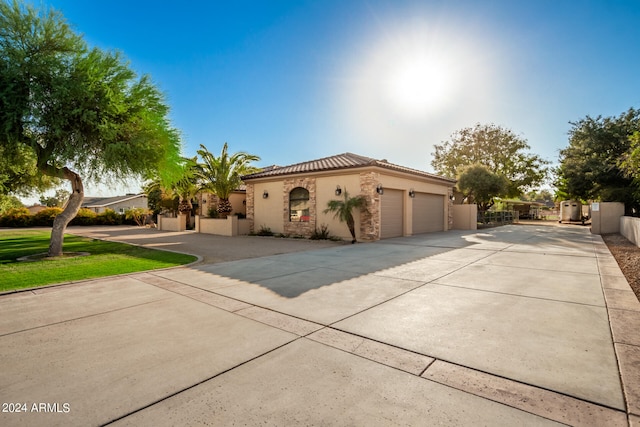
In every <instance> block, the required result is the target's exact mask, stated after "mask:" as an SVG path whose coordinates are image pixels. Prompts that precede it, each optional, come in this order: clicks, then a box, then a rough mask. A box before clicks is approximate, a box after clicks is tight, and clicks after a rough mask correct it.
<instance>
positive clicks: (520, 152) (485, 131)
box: [431, 124, 549, 197]
mask: <svg viewBox="0 0 640 427" xmlns="http://www.w3.org/2000/svg"><path fill="white" fill-rule="evenodd" d="M434 148H435V152H434V154H433V160H432V161H431V165H432V166H433V167H434V169H435V170H436V171H437V172H438V173H439V174H442V175H444V176H446V177H449V178H456V177H457V176H458V174H459V173H460V169H461V168H463V167H467V166H470V165H476V164H480V165H484V166H486V167H487V168H489V169H490V170H491V171H492V172H494V173H496V174H498V175H501V176H503V177H504V178H506V179H507V180H508V181H509V182H508V186H507V187H506V188H505V191H504V194H500V195H498V196H505V197H518V196H520V195H521V194H523V193H524V192H526V191H527V190H529V189H531V188H534V187H537V186H539V185H540V184H542V183H543V182H544V180H545V179H546V177H547V172H548V170H547V165H548V163H549V162H548V161H547V160H544V159H542V158H541V157H540V156H538V155H536V154H532V153H529V149H530V147H529V145H528V144H527V141H526V140H525V139H524V138H522V137H520V136H518V135H516V134H515V133H514V132H513V131H511V130H510V129H506V128H503V127H501V126H497V125H495V124H488V125H486V124H485V125H483V124H476V125H475V126H474V127H468V128H464V129H462V130H459V131H457V132H455V133H454V134H453V135H451V140H450V141H445V142H443V143H442V144H441V145H435V147H434Z"/></svg>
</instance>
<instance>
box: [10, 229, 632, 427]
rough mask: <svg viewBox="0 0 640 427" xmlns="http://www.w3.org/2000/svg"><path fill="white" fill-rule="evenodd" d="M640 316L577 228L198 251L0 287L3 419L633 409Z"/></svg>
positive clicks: (560, 414) (289, 421)
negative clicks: (211, 254) (184, 260)
mask: <svg viewBox="0 0 640 427" xmlns="http://www.w3.org/2000/svg"><path fill="white" fill-rule="evenodd" d="M161 241H162V239H161V238H159V237H154V242H155V243H156V244H157V243H159V242H161ZM200 245H201V246H202V245H204V243H200ZM194 247H195V248H196V249H197V246H194ZM202 250H203V251H205V250H212V249H211V248H208V249H202ZM215 250H218V251H220V250H223V249H221V248H217V249H215ZM638 331H640V303H638V301H637V299H636V298H635V296H634V295H633V292H632V291H631V290H630V289H629V286H628V284H627V283H626V280H625V279H624V276H622V273H621V272H620V270H619V269H618V267H617V264H616V263H615V260H614V259H613V257H612V256H611V255H610V253H609V251H608V250H607V248H606V246H605V245H604V244H603V242H602V240H601V239H600V237H599V236H594V235H591V234H589V231H588V230H586V229H584V228H575V227H569V226H566V227H549V228H547V227H536V226H515V225H514V226H505V227H500V228H495V229H491V230H483V231H481V232H473V233H471V232H456V231H451V232H446V233H434V234H425V235H421V236H413V237H408V238H398V239H391V240H385V241H382V242H377V243H370V244H358V245H332V246H330V247H326V248H322V249H316V250H311V251H295V252H291V253H288V254H280V255H271V256H266V257H260V258H254V259H247V260H236V261H230V262H224V263H218V264H198V265H195V266H192V267H189V268H176V269H170V270H162V271H156V272H150V273H138V274H132V275H129V276H121V277H117V278H105V279H100V280H94V281H87V282H82V283H77V284H72V285H68V286H61V287H53V288H44V289H41V290H37V291H32V292H23V293H17V294H11V295H5V296H2V297H0V357H1V358H2V360H3V362H4V366H5V369H3V372H2V374H1V375H0V400H1V401H2V402H5V403H13V404H16V403H19V404H22V403H25V406H20V408H21V409H22V408H26V409H27V411H26V412H20V413H16V412H15V411H14V412H0V425H102V424H109V423H112V424H115V425H135V426H140V425H203V424H208V425H232V424H239V425H258V424H259V425H474V426H475V425H492V426H493V425H509V426H513V425H554V424H556V423H562V424H569V425H597V426H602V425H628V423H631V425H640V333H639V332H638ZM34 403H35V404H36V406H35V407H34V406H33V404H34ZM41 403H44V404H45V405H44V406H42V405H39V404H41ZM46 404H49V405H46ZM15 407H16V406H15V405H13V406H12V407H11V408H14V409H15ZM34 408H35V409H40V408H43V410H42V411H36V410H34ZM3 409H4V408H3ZM9 409H10V407H9V406H7V410H9Z"/></svg>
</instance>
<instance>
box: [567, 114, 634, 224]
mask: <svg viewBox="0 0 640 427" xmlns="http://www.w3.org/2000/svg"><path fill="white" fill-rule="evenodd" d="M571 126H572V127H571V130H570V131H569V145H568V146H567V147H566V148H564V149H562V150H560V166H559V167H558V170H557V176H558V178H557V182H556V187H557V188H558V190H559V192H560V193H561V194H563V195H565V196H566V197H569V198H576V199H581V200H599V201H604V202H623V203H624V204H625V206H626V209H627V213H630V212H631V211H632V210H633V209H634V208H635V209H636V210H637V209H638V208H640V194H638V180H637V178H638V172H637V169H636V168H635V167H636V166H640V164H636V163H635V160H634V159H636V155H637V154H636V150H637V147H638V143H637V142H636V136H635V134H636V132H638V131H640V110H635V109H633V108H631V109H629V110H628V111H626V112H624V113H622V114H620V115H619V116H618V117H602V116H597V117H590V116H586V117H585V118H583V119H580V120H578V121H576V122H571Z"/></svg>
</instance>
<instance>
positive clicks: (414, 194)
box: [409, 188, 416, 199]
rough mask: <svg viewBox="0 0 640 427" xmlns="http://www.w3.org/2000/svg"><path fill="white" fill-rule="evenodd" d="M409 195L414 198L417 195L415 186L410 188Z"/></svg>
mask: <svg viewBox="0 0 640 427" xmlns="http://www.w3.org/2000/svg"><path fill="white" fill-rule="evenodd" d="M409 197H411V198H412V199H413V198H414V197H416V192H415V191H414V190H413V188H412V189H411V190H409Z"/></svg>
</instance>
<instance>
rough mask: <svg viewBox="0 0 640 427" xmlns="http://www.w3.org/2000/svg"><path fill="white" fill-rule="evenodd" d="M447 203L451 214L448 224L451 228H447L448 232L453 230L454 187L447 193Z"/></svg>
mask: <svg viewBox="0 0 640 427" xmlns="http://www.w3.org/2000/svg"><path fill="white" fill-rule="evenodd" d="M446 202H447V203H448V204H449V205H448V207H447V212H449V218H447V223H448V224H449V226H448V227H447V230H453V187H450V188H449V190H448V191H447V200H446ZM447 230H445V231H447Z"/></svg>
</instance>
